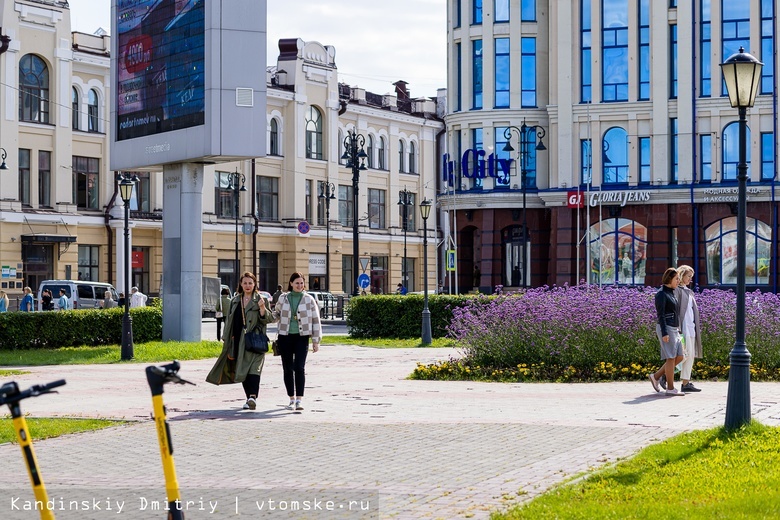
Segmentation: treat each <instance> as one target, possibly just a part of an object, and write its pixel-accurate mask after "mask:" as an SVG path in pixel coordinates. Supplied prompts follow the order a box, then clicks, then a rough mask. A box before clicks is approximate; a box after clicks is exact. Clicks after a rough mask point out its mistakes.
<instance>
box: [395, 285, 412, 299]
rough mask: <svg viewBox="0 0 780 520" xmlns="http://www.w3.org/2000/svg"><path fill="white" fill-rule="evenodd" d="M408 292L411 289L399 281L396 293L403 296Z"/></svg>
mask: <svg viewBox="0 0 780 520" xmlns="http://www.w3.org/2000/svg"><path fill="white" fill-rule="evenodd" d="M408 292H409V290H408V289H407V288H406V287H404V284H402V283H400V282H399V283H398V286H397V287H396V288H395V294H400V295H401V296H403V295H404V294H407V293H408Z"/></svg>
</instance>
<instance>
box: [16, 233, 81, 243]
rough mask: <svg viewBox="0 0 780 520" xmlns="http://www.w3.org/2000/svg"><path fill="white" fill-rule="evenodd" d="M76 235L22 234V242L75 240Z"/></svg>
mask: <svg viewBox="0 0 780 520" xmlns="http://www.w3.org/2000/svg"><path fill="white" fill-rule="evenodd" d="M75 241H76V237H75V236H73V235H44V234H40V235H22V242H27V243H30V242H48V243H60V242H75Z"/></svg>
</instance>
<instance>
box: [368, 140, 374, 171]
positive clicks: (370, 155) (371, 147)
mask: <svg viewBox="0 0 780 520" xmlns="http://www.w3.org/2000/svg"><path fill="white" fill-rule="evenodd" d="M366 155H367V156H368V157H367V158H366V163H367V164H366V166H367V167H368V168H373V167H374V136H372V135H370V134H369V136H368V138H367V139H366Z"/></svg>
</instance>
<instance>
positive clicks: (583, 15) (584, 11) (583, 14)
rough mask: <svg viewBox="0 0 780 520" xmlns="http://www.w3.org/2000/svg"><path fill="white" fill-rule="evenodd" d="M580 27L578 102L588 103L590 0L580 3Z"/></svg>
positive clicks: (590, 88)
mask: <svg viewBox="0 0 780 520" xmlns="http://www.w3.org/2000/svg"><path fill="white" fill-rule="evenodd" d="M580 26H581V27H582V30H581V31H580V83H581V84H580V102H582V103H590V102H591V101H592V100H593V79H592V76H593V73H592V66H591V52H592V44H591V21H590V0H582V2H581V3H580Z"/></svg>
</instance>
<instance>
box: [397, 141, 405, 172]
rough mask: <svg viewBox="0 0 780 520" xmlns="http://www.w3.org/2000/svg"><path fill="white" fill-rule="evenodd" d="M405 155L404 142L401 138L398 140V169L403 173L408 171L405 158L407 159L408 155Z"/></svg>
mask: <svg viewBox="0 0 780 520" xmlns="http://www.w3.org/2000/svg"><path fill="white" fill-rule="evenodd" d="M404 155H405V152H404V142H403V141H401V140H400V139H399V140H398V171H399V172H401V173H405V172H406V168H405V166H404V159H406V157H404Z"/></svg>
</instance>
